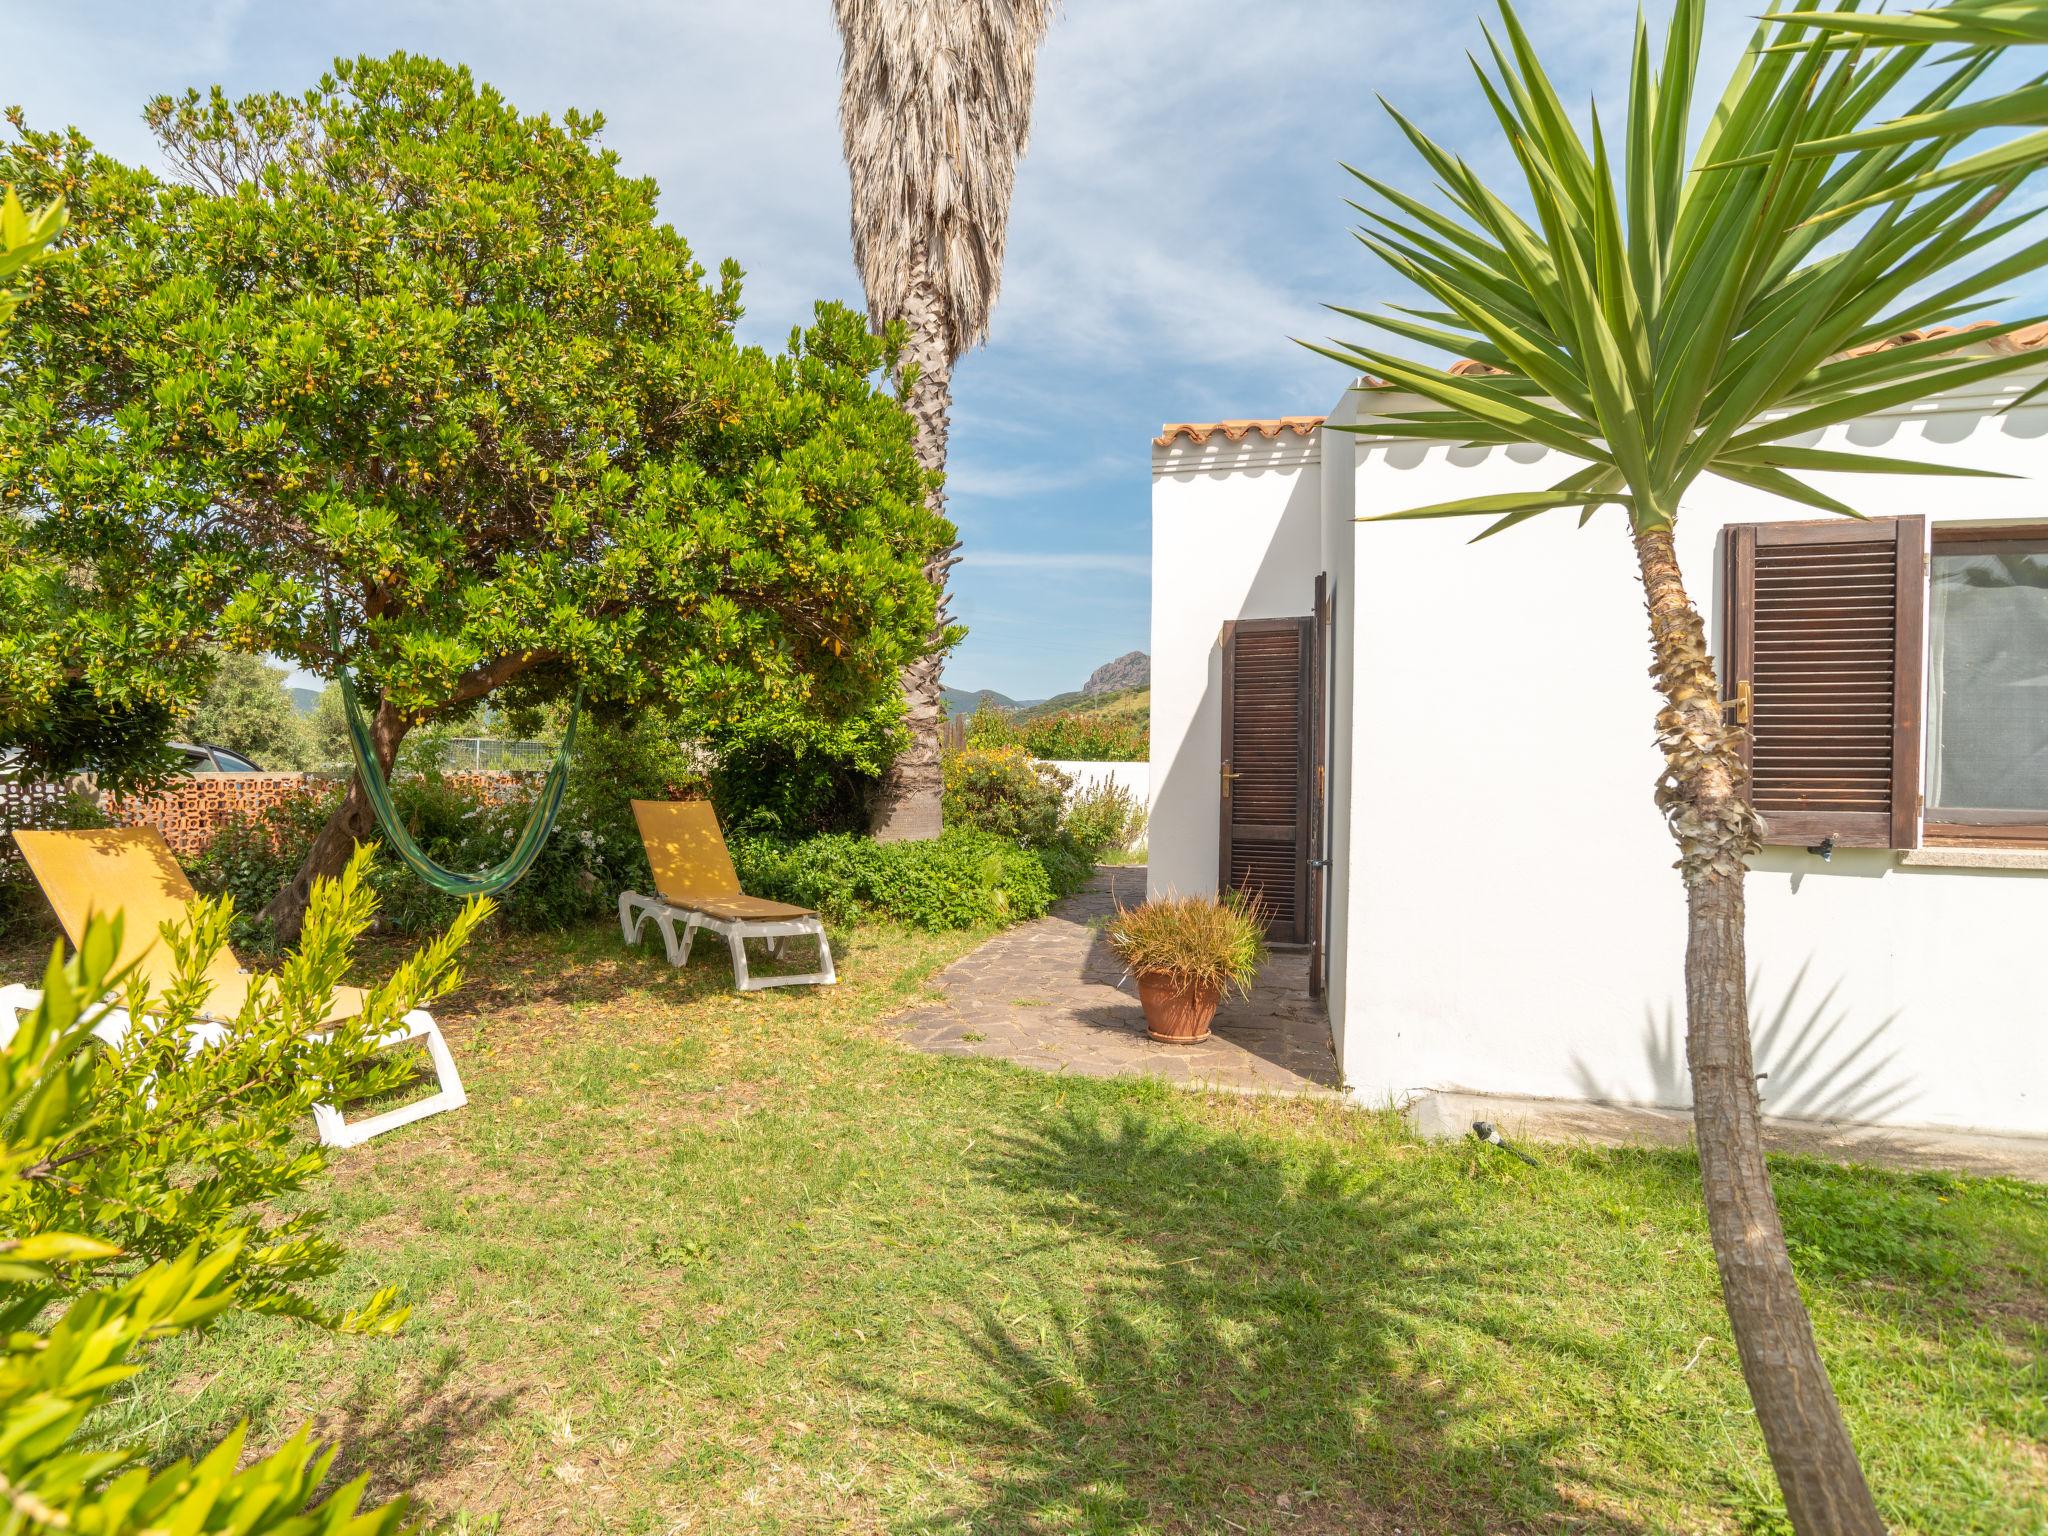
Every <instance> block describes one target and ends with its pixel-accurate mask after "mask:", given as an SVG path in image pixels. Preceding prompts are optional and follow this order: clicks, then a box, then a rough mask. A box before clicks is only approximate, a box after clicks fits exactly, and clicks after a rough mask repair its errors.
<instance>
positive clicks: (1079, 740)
mask: <svg viewBox="0 0 2048 1536" xmlns="http://www.w3.org/2000/svg"><path fill="white" fill-rule="evenodd" d="M967 744H968V746H970V747H1006V746H1014V747H1021V748H1022V749H1023V750H1024V751H1025V752H1028V753H1029V754H1030V755H1031V756H1033V757H1042V758H1051V759H1053V760H1055V761H1058V762H1065V763H1142V762H1144V761H1145V760H1146V759H1147V758H1149V757H1150V756H1151V755H1152V732H1151V725H1150V711H1149V709H1148V708H1147V707H1146V706H1145V705H1143V704H1134V705H1130V706H1125V707H1122V708H1116V707H1112V708H1110V709H1105V710H1063V711H1061V712H1060V713H1058V714H1054V715H1042V716H1039V717H1037V718H1035V719H1029V720H1019V719H1017V718H1016V717H1015V716H1013V715H1008V714H1005V713H1003V712H1002V711H1001V710H996V709H984V710H980V711H978V712H976V713H975V714H973V715H970V716H969V717H968V720H967Z"/></svg>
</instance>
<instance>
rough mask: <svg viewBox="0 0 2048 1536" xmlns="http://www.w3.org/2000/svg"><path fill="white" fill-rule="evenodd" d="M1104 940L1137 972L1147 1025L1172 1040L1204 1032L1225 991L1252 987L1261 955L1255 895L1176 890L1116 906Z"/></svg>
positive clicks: (1186, 1040)
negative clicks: (1132, 904)
mask: <svg viewBox="0 0 2048 1536" xmlns="http://www.w3.org/2000/svg"><path fill="white" fill-rule="evenodd" d="M1108 937H1109V947H1110V948H1111V950H1113V951H1114V952H1115V953H1116V956H1117V958H1118V959H1120V960H1122V961H1123V962H1124V964H1125V965H1126V966H1127V967H1129V969H1130V972H1131V974H1132V975H1134V976H1136V977H1137V978H1138V1001H1139V1002H1140V1003H1142V1004H1143V1005H1144V1008H1145V1033H1146V1034H1148V1035H1150V1036H1151V1037H1152V1038H1153V1039H1154V1040H1163V1041H1166V1042H1167V1043H1169V1044H1172V1045H1193V1044H1195V1043H1196V1042H1198V1041H1202V1040H1206V1039H1208V1038H1209V1022H1210V1020H1212V1019H1213V1018H1215V1016H1216V1005H1217V1004H1218V1003H1219V1002H1221V1001H1222V999H1223V994H1224V992H1225V991H1226V990H1227V989H1229V988H1231V987H1235V988H1236V989H1237V990H1238V992H1239V993H1240V994H1245V995H1249V993H1250V991H1251V985H1252V981H1253V978H1255V977H1256V976H1257V975H1258V974H1259V966H1260V964H1261V963H1262V962H1263V961H1264V960H1265V958H1266V924H1265V919H1264V914H1263V913H1262V912H1261V911H1260V909H1259V904H1258V901H1257V899H1256V898H1250V899H1247V898H1246V897H1244V896H1242V895H1240V894H1238V893H1237V892H1234V891H1233V892H1231V893H1230V894H1229V895H1227V896H1225V897H1224V898H1223V899H1221V900H1218V899H1217V898H1216V897H1213V896H1173V897H1167V898H1165V899H1164V900H1159V901H1148V902H1146V903H1145V904H1144V905H1143V906H1139V907H1130V908H1123V907H1119V908H1118V909H1117V914H1116V916H1115V917H1114V918H1113V919H1111V920H1110V924H1109V933H1108Z"/></svg>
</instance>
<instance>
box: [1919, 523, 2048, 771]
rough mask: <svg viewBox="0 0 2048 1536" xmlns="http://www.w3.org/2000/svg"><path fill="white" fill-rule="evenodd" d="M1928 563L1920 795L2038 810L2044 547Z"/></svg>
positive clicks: (2047, 616) (2045, 683) (2046, 719)
mask: <svg viewBox="0 0 2048 1536" xmlns="http://www.w3.org/2000/svg"><path fill="white" fill-rule="evenodd" d="M1933 565H1934V569H1933V602H1932V605H1931V611H1930V614H1929V620H1930V634H1929V637H1928V638H1929V651H1930V658H1931V661H1932V663H1933V665H1932V672H1933V678H1932V686H1931V687H1930V688H1929V690H1928V692H1929V697H1930V707H1929V710H1928V715H1929V718H1928V727H1929V731H1930V739H1931V740H1932V742H1933V748H1932V750H1931V751H1930V752H1929V754H1928V758H1929V776H1930V782H1929V785H1928V794H1927V803H1928V805H1929V806H1930V807H1941V808H1944V809H1947V810H1997V811H2035V810H2048V549H2042V550H2027V549H2021V548H2018V547H2015V548H2014V549H2012V550H2011V551H2009V552H2000V553H1997V554H1948V555H1945V554H1943V553H1942V552H1941V549H1940V546H1939V545H1937V546H1936V547H1935V551H1934V562H1933Z"/></svg>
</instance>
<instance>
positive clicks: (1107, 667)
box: [939, 651, 1152, 717]
mask: <svg viewBox="0 0 2048 1536" xmlns="http://www.w3.org/2000/svg"><path fill="white" fill-rule="evenodd" d="M1151 686H1152V658H1151V657H1149V656H1147V655H1146V654H1145V653H1144V652H1143V651H1127V652H1125V653H1124V654H1123V655H1121V656H1119V657H1117V659H1116V660H1115V661H1106V662H1104V663H1103V664H1102V665H1101V666H1099V667H1097V668H1096V669H1095V670H1094V671H1093V672H1091V673H1089V674H1088V681H1087V682H1085V683H1083V684H1082V685H1081V686H1080V687H1079V688H1077V689H1074V690H1072V691H1070V692H1067V693H1057V694H1054V695H1053V696H1052V697H1051V698H1049V699H1013V698H1011V697H1010V696H1009V695H1008V694H1003V693H997V692H996V691H995V690H994V689H992V688H984V689H982V690H980V691H979V692H969V691H968V690H967V689H965V688H941V689H940V690H939V691H940V693H941V694H942V695H943V696H944V698H945V701H946V713H947V714H948V715H949V716H955V717H957V716H960V715H971V714H973V713H974V712H975V711H976V710H978V709H980V708H981V707H982V706H983V705H984V704H986V705H987V706H988V707H989V708H990V709H999V710H1002V711H1004V712H1005V713H1007V714H1030V715H1050V714H1057V713H1059V712H1060V711H1061V710H1063V709H1071V708H1073V707H1075V706H1077V705H1080V704H1084V703H1093V702H1095V701H1096V700H1097V699H1099V698H1101V696H1102V695H1104V694H1128V693H1133V692H1136V691H1137V690H1139V689H1146V690H1149V689H1150V688H1151Z"/></svg>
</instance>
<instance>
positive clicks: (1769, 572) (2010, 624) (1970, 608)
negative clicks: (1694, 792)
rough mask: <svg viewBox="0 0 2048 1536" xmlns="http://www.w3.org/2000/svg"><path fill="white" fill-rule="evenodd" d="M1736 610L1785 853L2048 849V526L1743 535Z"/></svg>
mask: <svg viewBox="0 0 2048 1536" xmlns="http://www.w3.org/2000/svg"><path fill="white" fill-rule="evenodd" d="M1723 595H1724V599H1725V603H1726V606H1725V608H1724V610H1723V616H1724V620H1725V623H1724V632H1723V633H1724V661H1723V676H1724V679H1725V681H1726V686H1727V688H1728V692H1729V694H1730V701H1731V703H1732V704H1733V705H1734V706H1735V707H1736V708H1737V709H1738V711H1742V712H1744V713H1745V716H1746V718H1747V720H1748V723H1749V733H1748V738H1747V741H1746V744H1745V746H1746V751H1747V754H1748V758H1749V766H1750V780H1751V785H1750V787H1751V794H1752V796H1753V798H1754V800H1755V802H1756V807H1757V809H1758V810H1759V811H1761V812H1762V813H1763V816H1764V820H1765V823H1766V825H1767V827H1768V829H1769V830H1768V833H1767V836H1768V840H1769V841H1770V842H1771V843H1773V844H1778V845H1793V846H1805V847H1814V846H1816V845H1819V844H1823V843H1826V842H1832V843H1833V844H1834V845H1835V846H1839V847H1866V848H1914V847H1918V846H1919V845H1920V844H1921V843H1922V842H1923V841H1925V842H1928V843H1947V844H1982V843H1991V844H2000V843H2003V844H2008V845H2015V844H2016V845H2020V846H2032V847H2043V848H2048V526H2027V527H2021V526H2018V525H2007V526H2004V527H1992V528H1985V527H1978V528H1962V527H1955V526H1943V527H1937V528H1934V529H1933V530H1932V532H1931V538H1930V531H1929V529H1928V526H1927V520H1926V519H1925V518H1921V517H1898V518H1875V519H1872V520H1871V521H1869V522H1849V521H1845V520H1842V519H1835V520H1833V521H1828V522H1802V523H1738V524H1734V525H1732V526H1731V527H1730V528H1729V529H1728V536H1727V575H1726V581H1725V584H1724V588H1723ZM1923 722H1924V729H1923ZM1923 759H1924V770H1925V780H1926V783H1925V792H1924V796H1923V792H1922V782H1921V781H1922V770H1923ZM1923 799H1924V813H1923Z"/></svg>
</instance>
